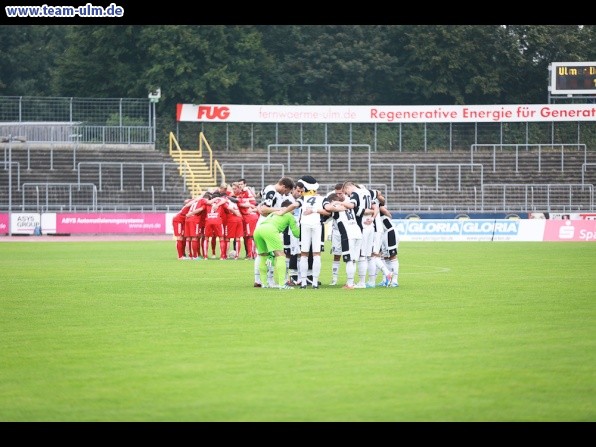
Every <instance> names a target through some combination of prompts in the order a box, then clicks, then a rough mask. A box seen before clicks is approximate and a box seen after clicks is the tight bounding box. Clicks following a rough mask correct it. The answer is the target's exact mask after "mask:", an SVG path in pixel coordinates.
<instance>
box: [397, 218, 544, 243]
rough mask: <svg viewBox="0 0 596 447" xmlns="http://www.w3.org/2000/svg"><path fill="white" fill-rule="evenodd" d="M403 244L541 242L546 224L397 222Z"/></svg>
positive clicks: (443, 221)
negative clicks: (411, 242)
mask: <svg viewBox="0 0 596 447" xmlns="http://www.w3.org/2000/svg"><path fill="white" fill-rule="evenodd" d="M393 223H394V225H395V227H396V228H397V231H398V232H399V237H400V240H402V241H456V242H457V241H522V240H523V241H541V240H542V237H543V233H544V221H542V220H536V221H528V220H520V219H420V220H398V219H397V220H393Z"/></svg>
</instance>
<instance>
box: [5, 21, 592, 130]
mask: <svg viewBox="0 0 596 447" xmlns="http://www.w3.org/2000/svg"><path fill="white" fill-rule="evenodd" d="M595 28H596V27H595V26H594V25H584V26H580V25H506V26H503V25H148V26H131V25H126V26H120V25H109V26H104V25H55V26H46V25H44V26H38V25H26V26H0V44H1V46H2V48H3V64H2V66H0V87H1V88H2V91H3V94H4V95H6V96H13V95H14V96H36V95H39V96H65V97H99V98H114V97H145V96H146V95H147V92H148V91H152V90H154V89H155V88H157V87H160V88H161V89H162V93H163V96H162V99H161V100H160V104H159V105H158V110H159V112H160V115H168V116H170V117H173V115H174V112H173V111H174V110H175V105H176V104H177V103H179V102H185V103H234V104H331V105H341V104H502V103H509V104H516V103H520V104H523V103H544V102H546V98H547V94H548V93H547V92H548V91H547V86H548V69H547V67H548V64H549V63H550V62H564V61H570V62H572V61H593V60H594V59H595V57H596V55H595V50H594V48H596V45H595V44H594V36H595ZM170 129H171V127H170Z"/></svg>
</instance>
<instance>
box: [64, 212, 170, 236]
mask: <svg viewBox="0 0 596 447" xmlns="http://www.w3.org/2000/svg"><path fill="white" fill-rule="evenodd" d="M56 233H69V234H82V233H94V234H165V213H104V214H92V213H84V214H83V213H80V214H79V213H57V214H56Z"/></svg>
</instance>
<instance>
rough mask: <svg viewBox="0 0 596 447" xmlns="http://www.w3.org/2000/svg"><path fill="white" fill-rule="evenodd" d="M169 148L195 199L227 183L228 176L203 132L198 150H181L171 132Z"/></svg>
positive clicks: (200, 134) (200, 135)
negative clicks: (214, 155) (214, 156)
mask: <svg viewBox="0 0 596 447" xmlns="http://www.w3.org/2000/svg"><path fill="white" fill-rule="evenodd" d="M169 146H170V156H171V157H172V159H173V160H174V161H175V162H176V163H178V166H179V167H178V171H179V172H180V175H181V176H183V177H184V178H185V180H186V184H187V186H188V189H189V191H190V192H191V194H192V196H193V197H197V196H200V195H201V194H203V192H204V191H206V190H209V189H212V188H215V187H217V186H219V185H220V184H221V183H225V181H226V176H225V174H224V172H223V169H222V168H221V165H220V164H219V162H218V161H217V160H216V159H215V158H213V151H212V150H211V146H210V145H209V142H208V141H207V138H205V135H204V134H203V132H200V133H199V147H198V150H197V149H195V150H183V149H181V148H180V145H179V144H178V140H177V139H176V137H175V136H174V133H173V132H170V138H169ZM203 148H205V156H203ZM207 152H208V157H207ZM205 158H207V160H205ZM218 173H219V177H220V180H219V181H218Z"/></svg>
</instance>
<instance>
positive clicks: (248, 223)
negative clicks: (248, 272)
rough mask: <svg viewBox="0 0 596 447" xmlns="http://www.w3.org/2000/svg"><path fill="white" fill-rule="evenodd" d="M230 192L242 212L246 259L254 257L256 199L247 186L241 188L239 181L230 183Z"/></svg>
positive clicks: (256, 215)
mask: <svg viewBox="0 0 596 447" xmlns="http://www.w3.org/2000/svg"><path fill="white" fill-rule="evenodd" d="M232 194H233V196H234V197H236V198H237V199H238V202H237V205H238V209H239V210H240V213H241V214H242V222H243V230H244V231H243V237H244V247H245V250H246V259H254V257H255V256H256V248H255V244H254V239H253V235H254V233H255V228H256V227H257V221H258V220H259V213H258V211H257V200H256V198H255V197H254V194H252V192H251V191H250V189H248V188H243V187H242V185H241V184H240V183H239V182H234V183H232Z"/></svg>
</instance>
